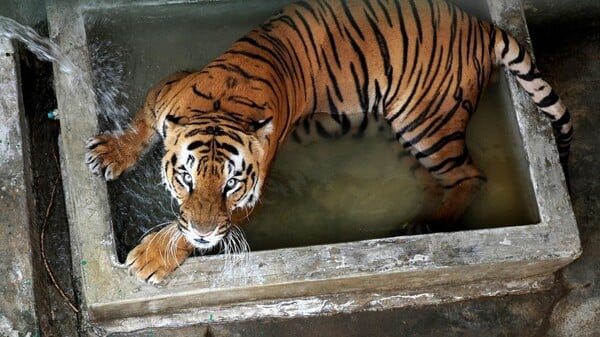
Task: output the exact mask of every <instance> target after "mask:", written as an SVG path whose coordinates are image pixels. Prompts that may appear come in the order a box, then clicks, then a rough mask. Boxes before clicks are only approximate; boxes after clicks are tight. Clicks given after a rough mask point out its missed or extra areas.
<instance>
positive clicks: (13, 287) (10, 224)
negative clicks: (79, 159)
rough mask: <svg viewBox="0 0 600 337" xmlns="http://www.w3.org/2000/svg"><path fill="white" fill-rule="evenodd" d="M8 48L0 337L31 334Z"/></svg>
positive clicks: (1, 60) (3, 77)
mask: <svg viewBox="0 0 600 337" xmlns="http://www.w3.org/2000/svg"><path fill="white" fill-rule="evenodd" d="M15 59H16V57H15V55H14V49H13V47H12V45H11V43H10V41H7V40H5V39H0V92H1V93H2V94H1V95H0V172H2V179H0V214H1V215H2V216H1V218H0V237H1V238H3V244H2V245H0V261H2V263H1V264H0V275H2V276H1V277H0V297H1V298H2V301H0V335H2V336H4V335H6V336H17V335H19V333H22V334H25V333H35V332H37V319H36V315H35V307H34V297H33V271H32V263H31V246H30V239H29V214H28V212H27V210H28V206H27V196H26V192H27V189H26V182H25V179H26V177H25V174H24V170H25V167H26V165H27V164H26V159H24V156H23V152H22V150H23V148H24V147H23V139H22V134H23V133H24V131H23V128H22V126H23V125H22V124H21V116H20V112H21V106H20V102H21V98H20V97H19V82H18V79H17V70H16V67H17V65H16V61H15Z"/></svg>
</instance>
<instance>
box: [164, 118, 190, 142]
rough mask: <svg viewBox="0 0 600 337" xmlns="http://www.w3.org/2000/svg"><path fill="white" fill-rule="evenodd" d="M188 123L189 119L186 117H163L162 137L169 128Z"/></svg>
mask: <svg viewBox="0 0 600 337" xmlns="http://www.w3.org/2000/svg"><path fill="white" fill-rule="evenodd" d="M188 122H189V118H187V117H179V116H174V115H167V116H166V117H165V120H164V122H163V125H162V136H163V137H164V136H165V135H166V134H167V131H168V130H169V129H170V128H173V127H175V126H177V125H185V124H187V123H188Z"/></svg>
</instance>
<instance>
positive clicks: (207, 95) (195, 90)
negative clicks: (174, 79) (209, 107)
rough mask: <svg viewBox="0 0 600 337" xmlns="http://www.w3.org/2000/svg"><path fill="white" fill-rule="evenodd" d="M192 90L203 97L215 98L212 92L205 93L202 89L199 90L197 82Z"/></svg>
mask: <svg viewBox="0 0 600 337" xmlns="http://www.w3.org/2000/svg"><path fill="white" fill-rule="evenodd" d="M192 90H193V91H194V94H196V95H198V96H200V97H202V98H206V99H213V97H212V95H211V94H205V93H203V92H201V91H200V90H198V88H196V85H195V84H194V85H193V86H192Z"/></svg>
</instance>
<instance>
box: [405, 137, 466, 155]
mask: <svg viewBox="0 0 600 337" xmlns="http://www.w3.org/2000/svg"><path fill="white" fill-rule="evenodd" d="M464 139H465V134H464V133H463V132H462V131H456V132H454V133H452V134H449V135H446V136H444V137H442V138H441V139H440V140H438V141H437V142H436V143H435V144H433V145H432V146H431V147H429V148H428V149H425V150H423V151H419V152H418V153H417V154H416V155H415V158H417V159H420V158H425V157H429V156H431V155H432V154H435V153H437V152H439V151H440V150H441V149H442V148H443V147H445V146H446V145H448V143H451V142H454V141H457V140H464Z"/></svg>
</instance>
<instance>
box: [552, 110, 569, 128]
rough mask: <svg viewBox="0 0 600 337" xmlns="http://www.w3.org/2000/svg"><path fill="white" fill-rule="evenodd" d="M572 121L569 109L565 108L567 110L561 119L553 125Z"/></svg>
mask: <svg viewBox="0 0 600 337" xmlns="http://www.w3.org/2000/svg"><path fill="white" fill-rule="evenodd" d="M570 121H571V114H570V113H569V110H565V112H564V113H563V115H562V116H561V117H560V118H559V119H557V120H555V121H553V122H552V125H554V126H556V127H561V126H563V125H565V124H567V123H569V122H570Z"/></svg>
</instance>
